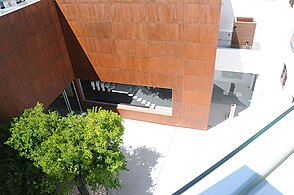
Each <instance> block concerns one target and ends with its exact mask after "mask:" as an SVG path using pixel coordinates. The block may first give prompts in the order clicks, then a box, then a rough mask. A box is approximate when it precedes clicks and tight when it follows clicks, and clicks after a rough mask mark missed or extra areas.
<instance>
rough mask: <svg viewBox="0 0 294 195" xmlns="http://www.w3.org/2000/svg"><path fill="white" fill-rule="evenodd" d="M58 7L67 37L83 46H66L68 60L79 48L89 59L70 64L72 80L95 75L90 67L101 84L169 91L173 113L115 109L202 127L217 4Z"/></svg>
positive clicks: (146, 1) (214, 0)
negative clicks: (155, 113) (68, 32)
mask: <svg viewBox="0 0 294 195" xmlns="http://www.w3.org/2000/svg"><path fill="white" fill-rule="evenodd" d="M56 2H57V4H58V5H59V8H60V10H61V13H62V14H61V15H62V16H63V17H64V19H65V21H67V23H68V24H69V26H68V29H71V32H72V34H71V35H70V34H68V35H65V36H66V39H73V37H75V40H76V41H77V42H78V45H79V47H80V48H78V49H76V48H75V47H71V45H69V44H68V47H69V51H70V52H72V53H73V54H72V55H71V56H72V58H77V56H78V55H76V54H77V53H80V52H81V51H82V53H83V52H84V56H83V57H84V59H87V63H84V64H83V63H79V64H77V65H74V66H73V67H74V71H75V75H76V77H78V78H86V77H88V78H90V77H91V78H93V76H92V75H91V74H92V73H93V69H94V70H95V72H96V74H97V76H98V77H99V78H100V79H101V80H103V81H109V82H118V83H130V84H136V85H146V86H156V87H164V88H172V90H173V97H172V98H173V114H172V116H162V115H154V114H147V113H139V112H134V111H127V110H119V112H120V113H121V114H122V115H123V116H124V117H127V118H132V119H139V120H145V121H151V122H158V123H163V124H170V125H176V126H181V127H190V128H197V129H207V123H208V115H209V108H210V100H211V94H212V86H213V73H214V63H215V56H216V48H217V35H218V28H219V17H220V9H221V0H135V1H130V0H99V1H91V0H83V1H74V0H56ZM68 29H67V30H68ZM73 35H74V36H73ZM70 47H71V48H70ZM76 50H81V51H76ZM74 60H76V59H74ZM80 61H81V60H80ZM82 61H83V60H82ZM73 63H74V62H73ZM80 70H81V71H80ZM87 75H89V76H87Z"/></svg>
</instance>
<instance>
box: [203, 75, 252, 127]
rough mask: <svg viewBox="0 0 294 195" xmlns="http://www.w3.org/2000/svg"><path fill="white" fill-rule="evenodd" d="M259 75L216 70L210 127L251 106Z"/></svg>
mask: <svg viewBox="0 0 294 195" xmlns="http://www.w3.org/2000/svg"><path fill="white" fill-rule="evenodd" d="M257 77H258V75H257V74H250V73H241V72H230V71H219V70H216V71H215V73H214V81H213V92H212V98H211V106H210V113H209V121H208V124H209V128H211V127H214V126H216V125H218V124H219V123H221V122H223V121H225V120H226V119H228V118H233V117H236V116H238V115H239V113H240V112H242V111H243V110H245V109H247V108H248V107H249V106H250V103H251V99H252V95H253V92H254V88H255V83H256V79H257Z"/></svg>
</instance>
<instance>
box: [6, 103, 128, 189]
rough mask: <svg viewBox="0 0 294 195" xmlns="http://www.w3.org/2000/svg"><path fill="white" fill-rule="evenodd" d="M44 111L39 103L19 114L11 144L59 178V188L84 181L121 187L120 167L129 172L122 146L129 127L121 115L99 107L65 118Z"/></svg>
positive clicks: (39, 166) (46, 172)
mask: <svg viewBox="0 0 294 195" xmlns="http://www.w3.org/2000/svg"><path fill="white" fill-rule="evenodd" d="M43 111H44V108H43V105H42V104H40V103H38V104H37V105H36V106H35V107H34V108H33V109H26V110H25V111H24V113H23V114H22V115H21V116H20V117H19V118H15V119H14V121H13V122H12V124H11V128H10V132H11V137H10V138H9V139H8V141H7V142H6V143H7V144H8V145H10V146H11V147H12V148H14V149H15V150H17V151H18V152H19V154H20V155H21V156H23V157H25V158H26V159H29V160H30V161H32V162H33V164H34V166H36V167H37V168H40V169H41V170H42V171H43V172H44V173H45V174H46V175H48V176H49V177H50V178H51V179H53V181H58V183H59V184H60V187H59V190H61V189H68V190H69V189H71V188H72V186H73V185H82V184H88V185H90V186H91V187H92V188H93V189H95V188H96V187H97V184H99V185H104V186H105V187H107V188H118V187H120V181H119V171H120V170H126V162H125V157H124V155H123V153H122V152H121V151H120V150H119V146H120V144H121V143H122V135H123V132H124V127H123V125H122V118H121V117H120V116H119V115H118V114H116V113H114V112H112V111H106V110H102V109H97V108H93V109H91V110H88V114H87V115H86V116H81V115H77V114H74V113H70V114H68V115H67V116H66V117H62V116H60V115H59V114H58V113H57V112H49V113H48V114H46V113H44V112H43ZM53 186H54V185H53Z"/></svg>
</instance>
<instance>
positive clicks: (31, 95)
mask: <svg viewBox="0 0 294 195" xmlns="http://www.w3.org/2000/svg"><path fill="white" fill-rule="evenodd" d="M73 79H74V75H73V71H72V67H71V63H70V58H69V56H68V52H67V49H66V45H65V41H64V37H63V34H62V29H61V26H60V23H59V19H58V15H57V11H56V7H55V4H54V1H53V0H42V1H40V2H37V3H35V4H33V5H30V6H27V7H25V8H22V9H20V10H17V11H15V12H13V13H10V14H7V15H4V16H1V17H0V102H1V104H0V121H1V122H4V121H6V120H7V119H8V117H11V116H16V115H18V114H20V113H21V112H22V111H23V110H24V109H25V108H28V107H32V106H34V105H35V104H36V101H40V102H42V103H44V105H45V106H48V105H49V104H50V103H51V102H52V101H53V100H54V99H55V98H56V97H57V96H58V95H59V94H60V93H61V91H62V90H63V89H64V88H65V87H66V85H67V84H68V83H69V82H70V81H71V80H73Z"/></svg>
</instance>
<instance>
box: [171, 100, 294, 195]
mask: <svg viewBox="0 0 294 195" xmlns="http://www.w3.org/2000/svg"><path fill="white" fill-rule="evenodd" d="M293 109H294V105H292V106H291V107H290V108H289V109H288V110H286V111H285V112H284V113H282V114H281V115H280V116H278V117H277V118H275V119H274V120H273V121H272V122H270V123H269V124H268V125H266V126H265V127H264V128H262V129H261V130H260V131H258V132H257V133H256V134H255V135H253V136H252V137H250V138H249V139H248V140H246V141H245V142H244V143H243V144H241V145H240V146H238V147H237V148H236V149H234V150H233V151H232V152H230V153H229V154H228V155H226V156H225V157H224V158H222V159H221V160H220V161H218V162H217V163H215V164H214V165H212V166H211V167H210V168H208V169H207V170H206V171H204V172H203V173H201V174H200V175H199V176H197V177H196V178H194V179H193V180H192V181H190V182H189V183H187V184H186V185H185V186H183V187H182V188H180V189H179V190H178V191H176V192H175V193H173V195H180V194H182V193H184V192H185V191H187V190H188V189H189V188H191V187H192V186H194V185H195V184H196V183H198V182H199V181H201V180H202V179H203V178H205V177H206V176H207V175H209V174H210V173H211V172H213V171H214V170H216V169H217V168H218V167H220V166H221V165H222V164H224V163H225V162H226V161H228V160H229V159H231V158H232V157H233V156H235V155H236V154H237V153H238V152H240V151H241V150H243V149H244V148H245V147H246V146H248V145H249V144H250V143H251V142H253V141H254V140H255V139H257V138H258V137H259V136H261V135H262V134H263V133H265V132H266V131H267V130H268V129H269V128H271V127H272V126H274V125H275V124H276V123H277V122H278V121H280V120H281V119H282V118H284V117H285V116H286V115H287V114H289V113H290V112H291V111H293Z"/></svg>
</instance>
